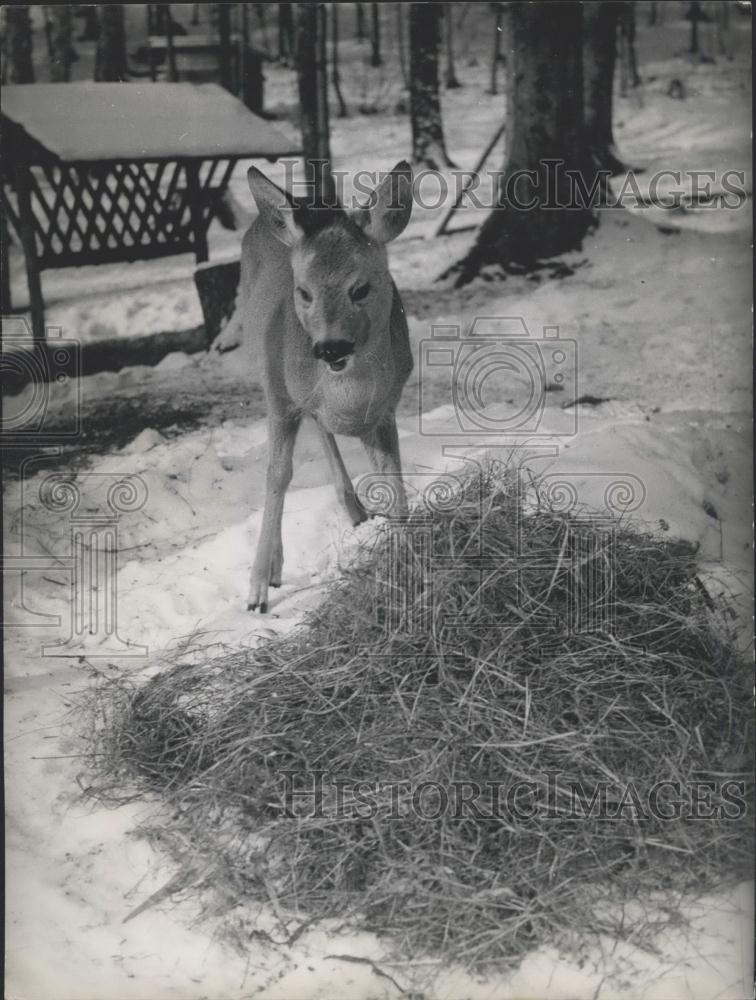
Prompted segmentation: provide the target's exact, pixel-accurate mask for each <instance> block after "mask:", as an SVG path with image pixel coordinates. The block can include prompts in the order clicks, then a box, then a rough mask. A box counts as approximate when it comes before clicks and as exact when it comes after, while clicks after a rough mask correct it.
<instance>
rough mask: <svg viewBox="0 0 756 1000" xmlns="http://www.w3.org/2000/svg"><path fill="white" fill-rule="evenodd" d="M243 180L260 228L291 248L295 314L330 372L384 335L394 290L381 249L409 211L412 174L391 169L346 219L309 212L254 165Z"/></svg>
mask: <svg viewBox="0 0 756 1000" xmlns="http://www.w3.org/2000/svg"><path fill="white" fill-rule="evenodd" d="M247 179H248V181H249V187H250V190H251V191H252V194H253V195H254V198H255V201H256V203H257V208H258V210H259V212H260V216H261V218H262V220H263V223H264V224H265V225H266V226H267V227H268V228H269V230H270V232H271V233H272V234H273V235H274V236H275V237H276V238H277V239H278V240H280V241H281V242H282V243H284V244H286V246H289V247H291V269H292V276H293V287H294V308H295V310H296V314H297V316H298V318H299V321H300V323H301V324H302V327H303V328H304V330H305V332H306V333H307V335H308V337H309V338H310V340H311V342H312V351H313V356H314V357H315V358H316V359H317V360H318V361H322V362H323V363H324V364H325V365H327V366H328V369H329V370H330V371H331V372H333V373H338V372H342V371H344V370H345V369H346V368H347V366H348V364H349V359H350V357H351V356H352V355H354V354H355V353H359V352H360V350H361V349H363V348H365V347H366V346H368V345H369V347H368V349H369V350H371V351H375V349H376V346H377V345H376V341H377V340H378V339H379V338H385V337H387V335H388V330H389V320H390V316H391V306H392V301H393V285H392V281H391V276H390V274H389V270H388V261H387V257H386V250H385V245H386V243H388V242H389V241H390V240H393V239H395V237H397V236H398V235H399V234H400V233H401V232H402V231H403V230H404V228H405V227H406V225H407V223H408V222H409V219H410V214H411V212H412V171H411V168H410V166H409V164H408V163H406V162H404V161H402V162H401V163H398V164H397V165H396V166H395V167H394V169H393V170H392V171H391V173H389V174H388V175H387V176H386V177H385V179H384V180H383V181H382V182H381V183H380V184H379V185H378V187H377V188H376V189H375V190H374V191H373V192H372V194H371V196H370V198H369V199H368V202H367V204H366V205H364V206H362V207H360V208H358V209H357V210H356V211H354V212H352V213H351V214H347V213H346V212H345V211H343V210H342V209H340V208H339V209H315V210H309V209H307V208H306V207H304V206H302V205H300V204H298V203H297V202H295V201H294V199H293V198H292V197H291V195H289V194H288V193H286V192H284V191H281V190H280V189H279V188H278V187H276V185H275V184H273V183H272V182H271V181H269V180H268V178H267V177H265V175H264V174H262V173H260V171H259V170H257V169H256V168H255V167H251V168H250V170H249V172H248V174H247Z"/></svg>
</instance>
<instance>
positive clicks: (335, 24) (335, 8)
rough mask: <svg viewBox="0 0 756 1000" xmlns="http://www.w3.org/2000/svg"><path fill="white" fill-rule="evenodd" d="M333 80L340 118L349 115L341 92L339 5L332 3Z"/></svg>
mask: <svg viewBox="0 0 756 1000" xmlns="http://www.w3.org/2000/svg"><path fill="white" fill-rule="evenodd" d="M331 46H332V48H331V82H332V83H333V91H334V93H335V94H336V100H337V101H338V102H339V118H346V117H348V115H349V111H348V110H347V106H346V102H345V101H344V95H343V94H342V93H341V73H340V72H339V5H338V3H332V4H331Z"/></svg>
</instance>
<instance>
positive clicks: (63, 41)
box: [47, 3, 74, 83]
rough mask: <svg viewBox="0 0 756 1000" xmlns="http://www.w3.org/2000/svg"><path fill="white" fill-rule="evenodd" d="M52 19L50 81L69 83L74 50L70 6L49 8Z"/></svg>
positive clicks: (61, 5) (58, 5)
mask: <svg viewBox="0 0 756 1000" xmlns="http://www.w3.org/2000/svg"><path fill="white" fill-rule="evenodd" d="M47 12H48V16H49V18H50V79H51V81H52V82H53V83H68V81H69V80H70V79H71V63H72V62H73V57H74V50H73V46H72V43H71V39H72V37H73V19H72V17H71V7H70V5H69V4H62V3H61V4H55V5H54V6H52V7H48V8H47Z"/></svg>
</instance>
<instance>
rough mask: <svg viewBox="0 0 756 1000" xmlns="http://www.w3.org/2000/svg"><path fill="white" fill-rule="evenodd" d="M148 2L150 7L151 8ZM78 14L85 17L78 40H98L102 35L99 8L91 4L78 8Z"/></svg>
mask: <svg viewBox="0 0 756 1000" xmlns="http://www.w3.org/2000/svg"><path fill="white" fill-rule="evenodd" d="M149 6H150V5H149V4H148V9H149ZM76 16H77V17H79V16H81V17H82V18H83V22H84V23H83V24H82V26H81V34H80V35H79V37H78V38H77V41H78V42H96V41H97V39H98V38H99V37H100V20H99V18H98V16H97V8H96V7H93V6H91V5H89V4H87V5H86V6H82V7H77V8H76Z"/></svg>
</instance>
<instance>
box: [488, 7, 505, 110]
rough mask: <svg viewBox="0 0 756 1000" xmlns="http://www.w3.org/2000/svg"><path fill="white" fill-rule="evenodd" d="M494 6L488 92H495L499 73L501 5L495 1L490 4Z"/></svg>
mask: <svg viewBox="0 0 756 1000" xmlns="http://www.w3.org/2000/svg"><path fill="white" fill-rule="evenodd" d="M492 6H493V8H494V21H495V24H494V35H493V53H492V55H491V83H490V85H489V87H488V93H489V94H497V93H498V92H499V91H498V86H497V80H498V75H499V54H500V52H501V22H502V5H501V4H500V3H495V4H493V5H492Z"/></svg>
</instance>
